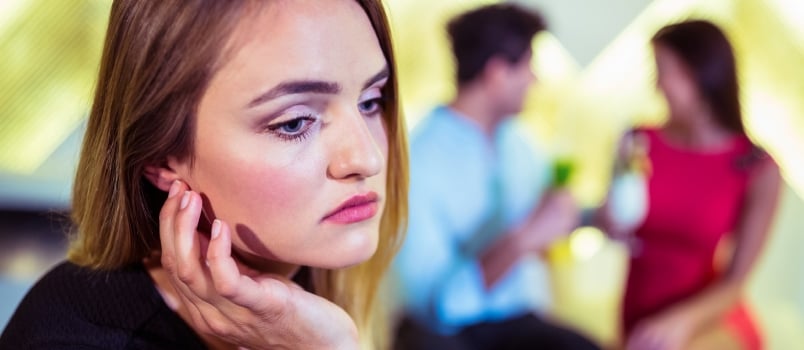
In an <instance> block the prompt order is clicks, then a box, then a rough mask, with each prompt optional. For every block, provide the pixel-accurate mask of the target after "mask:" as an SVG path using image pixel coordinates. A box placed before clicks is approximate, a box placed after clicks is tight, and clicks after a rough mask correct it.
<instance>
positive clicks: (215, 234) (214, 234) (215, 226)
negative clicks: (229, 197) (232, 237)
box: [212, 219, 221, 239]
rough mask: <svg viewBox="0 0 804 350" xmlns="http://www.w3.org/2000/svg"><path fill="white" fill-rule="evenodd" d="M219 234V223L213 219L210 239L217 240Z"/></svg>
mask: <svg viewBox="0 0 804 350" xmlns="http://www.w3.org/2000/svg"><path fill="white" fill-rule="evenodd" d="M220 234H221V221H220V220H218V219H215V221H213V222H212V239H215V238H218V235H220Z"/></svg>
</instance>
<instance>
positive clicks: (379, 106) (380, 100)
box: [357, 96, 385, 116]
mask: <svg viewBox="0 0 804 350" xmlns="http://www.w3.org/2000/svg"><path fill="white" fill-rule="evenodd" d="M368 103H372V104H374V105H375V106H376V107H375V108H373V109H372V110H370V111H368V112H363V110H362V108H361V106H363V105H365V104H368ZM384 107H385V96H381V97H377V98H372V99H369V100H366V101H363V102H360V103H358V104H357V108H358V109H360V112H361V113H363V114H364V115H368V116H374V115H377V114H379V113H381V112H382V110H383V108H384Z"/></svg>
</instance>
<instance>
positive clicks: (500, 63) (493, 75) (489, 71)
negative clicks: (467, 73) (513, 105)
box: [483, 56, 511, 86]
mask: <svg viewBox="0 0 804 350" xmlns="http://www.w3.org/2000/svg"><path fill="white" fill-rule="evenodd" d="M510 65H511V64H510V63H508V61H506V60H505V59H504V58H502V57H501V56H492V57H491V58H489V60H488V61H487V62H486V66H485V67H484V68H483V78H484V79H485V80H486V81H487V82H488V83H489V84H491V85H492V86H496V85H498V84H500V83H502V82H504V81H505V80H507V79H508V74H507V73H508V70H509V69H510Z"/></svg>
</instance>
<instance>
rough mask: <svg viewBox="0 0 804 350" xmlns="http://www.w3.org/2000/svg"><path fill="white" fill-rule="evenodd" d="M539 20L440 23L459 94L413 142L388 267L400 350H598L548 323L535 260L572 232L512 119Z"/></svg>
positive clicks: (501, 9)
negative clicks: (398, 301) (404, 231)
mask: <svg viewBox="0 0 804 350" xmlns="http://www.w3.org/2000/svg"><path fill="white" fill-rule="evenodd" d="M543 29H544V24H543V22H542V19H541V18H540V17H539V15H538V14H535V13H532V12H530V11H528V10H526V9H524V8H521V7H518V6H516V5H512V4H497V5H489V6H485V7H481V8H479V9H476V10H473V11H470V12H467V13H465V14H463V15H461V16H459V17H457V18H455V19H453V20H452V21H451V22H450V23H449V26H448V32H449V36H450V39H451V43H452V49H453V53H454V55H455V58H456V63H457V83H458V93H457V97H456V98H455V99H454V100H453V101H452V102H451V103H450V104H449V105H447V106H441V107H438V108H436V109H435V110H433V111H432V113H430V115H428V116H427V117H426V118H424V119H423V120H422V121H421V123H420V124H419V125H418V127H417V128H416V129H415V130H414V131H413V133H412V135H411V146H410V147H411V149H410V151H411V152H410V162H411V163H410V169H411V174H410V181H411V183H410V206H409V208H410V209H409V210H410V218H409V228H408V235H407V238H406V241H405V243H404V245H403V247H402V249H401V251H400V252H399V255H398V257H397V259H396V261H395V262H394V270H395V273H396V276H397V277H398V279H399V282H400V286H401V294H402V299H403V306H404V314H405V315H404V316H405V317H404V319H403V320H402V321H401V324H400V325H399V327H398V334H397V339H396V343H395V348H396V349H518V348H527V349H596V348H597V347H595V346H594V345H593V344H592V343H591V342H589V341H588V340H586V339H585V338H583V337H581V336H579V335H577V334H575V333H573V332H571V331H569V330H566V329H564V328H560V327H557V326H555V325H552V324H550V323H548V322H546V321H545V320H544V319H543V318H542V317H540V313H542V312H543V311H544V310H545V309H546V308H547V307H548V305H549V303H550V295H549V290H550V287H549V284H548V276H547V269H546V267H545V266H544V263H543V262H542V261H541V259H540V253H542V252H543V251H544V249H545V248H547V247H548V245H549V244H550V243H551V242H552V241H553V240H554V239H556V238H558V237H560V236H562V235H565V234H567V233H568V232H570V231H571V230H572V228H573V227H574V226H575V225H576V224H577V221H578V211H577V207H576V206H575V203H574V201H573V199H572V197H571V196H570V195H569V193H568V192H567V191H566V190H556V189H551V184H552V166H551V163H550V160H549V159H547V158H546V157H544V156H542V155H540V154H539V153H536V152H535V151H534V149H533V148H532V146H531V145H530V144H529V143H528V142H526V141H525V139H524V138H523V137H522V136H520V134H519V132H518V130H517V129H518V128H519V127H520V126H519V125H517V122H516V121H515V120H513V119H512V118H511V116H512V115H514V114H516V113H518V112H520V111H521V109H522V105H523V101H524V98H525V94H526V92H527V88H528V87H529V86H530V84H531V83H532V82H533V81H534V80H535V77H534V75H533V72H532V71H531V68H530V62H531V56H532V52H531V42H532V39H533V36H534V35H535V34H536V33H537V32H539V31H541V30H543Z"/></svg>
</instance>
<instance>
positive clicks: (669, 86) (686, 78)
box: [653, 44, 701, 121]
mask: <svg viewBox="0 0 804 350" xmlns="http://www.w3.org/2000/svg"><path fill="white" fill-rule="evenodd" d="M653 47H654V53H655V57H656V84H657V86H658V87H659V90H660V91H661V92H662V94H663V95H664V97H665V99H666V100H667V107H668V108H669V109H670V117H671V118H674V119H675V120H676V121H683V119H684V118H686V117H687V116H691V115H693V114H694V113H693V112H692V111H694V110H695V109H697V108H700V106H701V98H700V94H699V92H698V87H697V86H696V85H695V81H694V80H693V78H692V76H691V75H690V72H689V68H687V66H686V64H684V62H683V61H682V60H681V58H680V57H678V55H677V54H676V53H675V52H674V51H673V50H671V49H670V48H667V47H666V46H664V45H662V44H654V45H653Z"/></svg>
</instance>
